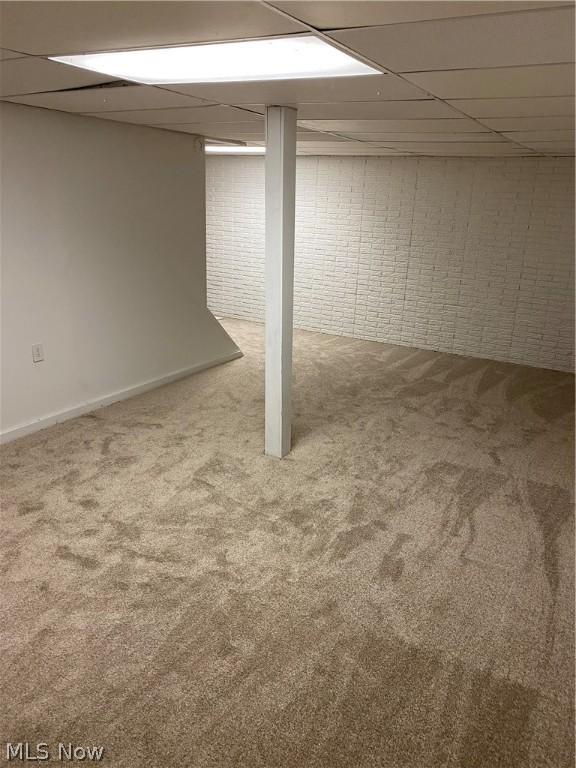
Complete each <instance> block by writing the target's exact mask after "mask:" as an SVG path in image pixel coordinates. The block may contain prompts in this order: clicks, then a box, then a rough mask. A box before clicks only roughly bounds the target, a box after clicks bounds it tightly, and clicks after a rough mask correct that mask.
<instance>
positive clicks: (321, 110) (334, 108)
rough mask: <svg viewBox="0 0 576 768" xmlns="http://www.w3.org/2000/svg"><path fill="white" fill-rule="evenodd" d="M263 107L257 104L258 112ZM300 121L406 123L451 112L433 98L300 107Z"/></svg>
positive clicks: (450, 113) (350, 102)
mask: <svg viewBox="0 0 576 768" xmlns="http://www.w3.org/2000/svg"><path fill="white" fill-rule="evenodd" d="M263 110H264V106H263V105H258V111H263ZM298 117H299V118H301V119H302V120H391V119H392V120H402V119H405V120H410V119H413V118H421V119H425V118H438V117H445V118H451V117H452V118H453V117H457V114H456V113H455V112H454V110H452V109H450V107H447V106H446V105H445V104H443V103H442V102H441V101H436V100H435V99H427V100H423V99H421V100H419V101H348V102H346V101H345V102H341V103H339V104H323V103H318V104H300V105H299V106H298Z"/></svg>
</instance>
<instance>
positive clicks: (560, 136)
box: [502, 131, 574, 144]
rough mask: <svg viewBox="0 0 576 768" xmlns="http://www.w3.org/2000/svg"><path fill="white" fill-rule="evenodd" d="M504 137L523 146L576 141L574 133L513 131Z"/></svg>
mask: <svg viewBox="0 0 576 768" xmlns="http://www.w3.org/2000/svg"><path fill="white" fill-rule="evenodd" d="M502 135H503V136H507V137H508V138H509V139H511V140H512V141H518V142H520V143H521V144H530V143H531V142H533V141H563V142H569V141H574V131H512V132H506V133H503V134H502Z"/></svg>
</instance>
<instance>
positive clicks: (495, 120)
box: [482, 115, 574, 131]
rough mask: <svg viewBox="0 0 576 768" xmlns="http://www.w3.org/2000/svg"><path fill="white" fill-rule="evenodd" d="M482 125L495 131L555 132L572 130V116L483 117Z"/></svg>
mask: <svg viewBox="0 0 576 768" xmlns="http://www.w3.org/2000/svg"><path fill="white" fill-rule="evenodd" d="M482 123H483V124H484V125H487V126H488V127H489V128H493V129H494V130H495V131H538V130H541V131H555V130H563V129H566V128H568V129H570V128H574V116H573V115H572V116H570V115H566V116H565V117H485V118H484V119H483V120H482Z"/></svg>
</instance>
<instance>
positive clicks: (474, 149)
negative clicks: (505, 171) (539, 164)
mask: <svg viewBox="0 0 576 768" xmlns="http://www.w3.org/2000/svg"><path fill="white" fill-rule="evenodd" d="M382 144H383V145H384V146H386V147H390V148H392V149H402V150H407V151H410V152H417V153H419V154H436V155H458V156H459V155H464V156H466V155H470V156H473V155H516V154H521V153H523V154H527V152H526V151H525V150H523V149H522V148H521V147H518V146H517V145H514V144H511V143H508V142H502V143H498V142H494V143H493V144H477V143H471V142H452V143H451V142H445V143H441V142H421V143H419V142H401V141H398V142H382Z"/></svg>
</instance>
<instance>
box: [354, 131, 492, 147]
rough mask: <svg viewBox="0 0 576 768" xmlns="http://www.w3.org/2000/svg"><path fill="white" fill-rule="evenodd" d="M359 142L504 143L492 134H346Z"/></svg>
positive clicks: (406, 132) (402, 132)
mask: <svg viewBox="0 0 576 768" xmlns="http://www.w3.org/2000/svg"><path fill="white" fill-rule="evenodd" d="M346 135H347V136H350V137H352V138H354V139H357V140H359V141H370V142H377V143H378V144H381V143H382V142H386V141H419V142H422V141H425V142H429V141H434V142H436V141H440V142H445V141H452V142H454V141H460V142H470V141H473V142H474V143H476V142H482V143H493V142H499V141H505V140H506V139H503V138H501V137H500V136H499V135H497V134H494V133H412V132H410V131H401V132H399V133H392V132H388V133H353V132H349V133H347V134H346Z"/></svg>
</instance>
